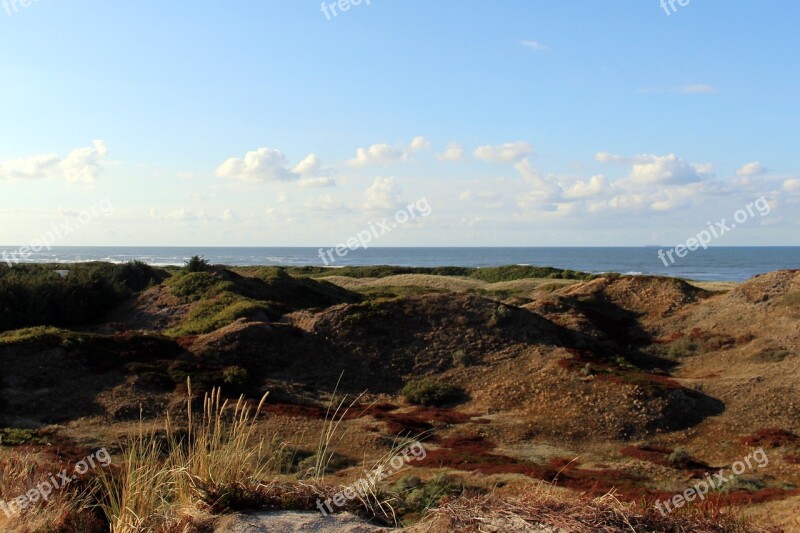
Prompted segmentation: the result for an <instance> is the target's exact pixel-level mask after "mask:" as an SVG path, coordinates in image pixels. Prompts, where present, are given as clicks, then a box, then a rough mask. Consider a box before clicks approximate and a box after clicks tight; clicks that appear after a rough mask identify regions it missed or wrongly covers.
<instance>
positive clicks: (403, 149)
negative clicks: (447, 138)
mask: <svg viewBox="0 0 800 533" xmlns="http://www.w3.org/2000/svg"><path fill="white" fill-rule="evenodd" d="M429 148H430V143H429V142H428V141H427V140H426V139H425V138H424V137H414V139H412V140H411V143H410V144H409V145H408V146H403V145H389V144H373V145H372V146H370V147H369V148H359V149H358V150H356V157H355V158H354V159H351V160H350V161H348V162H347V164H348V166H351V167H353V168H363V167H367V166H372V165H383V166H386V165H391V164H392V163H397V162H400V161H407V160H409V159H411V158H412V156H413V155H414V154H417V153H419V152H422V151H424V150H428V149H429Z"/></svg>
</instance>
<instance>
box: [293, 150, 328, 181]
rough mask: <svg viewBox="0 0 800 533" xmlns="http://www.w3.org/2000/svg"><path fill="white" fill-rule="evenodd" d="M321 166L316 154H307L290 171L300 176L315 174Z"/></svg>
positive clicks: (317, 173)
mask: <svg viewBox="0 0 800 533" xmlns="http://www.w3.org/2000/svg"><path fill="white" fill-rule="evenodd" d="M321 168H322V163H321V162H320V160H319V157H317V155H316V154H308V156H306V158H305V159H303V160H302V161H300V162H299V163H297V164H296V165H295V166H294V168H293V169H292V172H294V173H295V174H299V175H301V176H317V175H319V173H320V170H321Z"/></svg>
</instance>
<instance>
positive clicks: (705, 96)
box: [0, 0, 800, 246]
mask: <svg viewBox="0 0 800 533" xmlns="http://www.w3.org/2000/svg"><path fill="white" fill-rule="evenodd" d="M333 3H334V2H332V1H328V2H326V4H333ZM666 11H669V12H670V14H669V15H667V13H666ZM666 11H665V9H664V8H662V7H661V5H660V4H659V0H635V1H634V0H628V1H619V2H611V1H608V2H597V1H588V0H586V1H574V2H553V1H534V0H524V1H523V0H515V1H506V2H478V1H459V2H455V1H452V2H444V1H442V2H431V1H429V0H428V1H417V0H404V1H402V2H401V1H399V0H371V2H370V3H369V4H367V3H366V0H364V1H363V2H361V4H360V5H352V6H350V9H349V10H347V11H345V12H341V11H339V10H337V13H338V14H337V15H336V16H332V15H331V13H330V8H328V16H326V15H325V13H323V11H322V9H321V6H320V2H319V1H305V0H264V1H242V2H214V3H211V2H208V3H197V2H193V3H189V2H184V1H173V2H152V1H141V2H137V3H135V4H133V3H128V4H122V3H114V4H111V3H109V2H99V1H94V0H85V1H81V2H71V3H68V2H65V1H57V0H33V1H32V2H31V3H30V5H28V6H27V7H26V6H24V5H22V4H21V3H20V2H19V0H18V1H17V2H13V1H11V0H8V1H7V2H6V4H0V47H2V50H3V53H2V54H0V72H2V75H3V83H2V84H0V125H1V126H0V195H2V199H3V208H2V210H1V211H0V243H2V244H26V243H29V242H31V240H33V239H35V238H37V236H39V235H41V233H42V232H43V231H46V229H47V228H48V227H50V226H51V225H52V224H53V223H59V222H61V221H63V220H65V219H68V218H69V217H76V216H77V215H78V214H79V213H80V212H82V211H85V210H87V209H90V208H91V207H92V206H94V205H98V203H99V202H101V201H102V200H104V199H107V200H108V201H109V202H110V203H111V204H112V205H113V206H114V211H113V214H111V215H109V216H104V217H102V218H99V219H97V220H95V221H93V222H92V223H91V224H85V225H83V226H82V227H81V228H80V230H79V231H75V232H73V233H72V234H70V235H67V236H65V237H64V238H63V239H62V240H61V241H60V242H58V243H56V244H59V245H212V246H213V245H241V246H247V245H252V246H271V245H272V246H323V245H333V244H336V243H338V242H343V241H344V240H346V239H347V238H348V237H350V236H352V235H354V234H355V232H357V231H358V230H359V229H361V228H363V227H364V226H365V224H367V223H369V222H370V221H379V220H381V219H382V218H383V217H386V216H392V215H393V214H394V213H395V212H396V211H398V210H399V209H402V208H403V207H404V206H405V205H408V203H410V202H414V201H416V200H418V199H420V198H425V199H426V200H427V201H428V203H429V204H430V206H431V214H430V216H427V217H424V218H418V219H415V220H412V221H411V222H409V223H407V224H405V225H404V226H403V228H402V230H398V231H393V232H392V233H391V234H390V235H386V236H385V237H384V238H383V240H381V241H380V242H376V243H375V245H379V246H404V245H413V246H442V245H452V246H465V245H466V246H468V245H483V246H492V245H498V246H514V245H518V246H537V245H542V246H585V245H633V246H637V245H641V244H654V243H660V244H675V243H678V242H683V241H685V240H686V239H687V237H690V236H691V235H693V234H696V233H697V232H698V231H700V230H702V229H704V227H706V224H707V222H708V221H716V220H719V219H721V218H723V217H728V218H731V217H732V214H733V213H734V212H735V211H737V210H738V209H741V208H743V207H745V205H746V204H747V203H750V202H753V201H755V200H756V199H758V198H761V197H763V198H765V199H766V200H768V202H769V205H770V207H771V209H770V213H769V215H767V216H758V217H755V218H754V219H753V220H750V221H748V223H747V224H742V225H740V227H738V228H737V229H736V230H735V231H731V232H730V233H729V234H728V235H726V236H725V237H724V239H719V241H718V242H715V243H713V244H716V245H763V244H772V245H800V237H798V235H799V234H800V232H798V229H800V228H799V227H798V217H797V215H798V207H800V162H798V156H797V150H796V147H795V145H796V143H797V139H798V138H800V98H798V97H797V94H798V91H800V62H798V61H797V59H796V57H797V54H798V52H799V51H800V34H798V32H797V31H796V21H797V20H798V19H799V18H800V17H799V16H800V6H798V4H797V3H795V2H788V1H786V2H766V3H764V2H761V3H757V2H753V1H744V0H742V1H728V2H725V3H724V4H722V3H720V2H714V3H712V2H708V1H701V0H690V1H689V3H688V5H686V6H680V5H679V4H678V3H677V2H675V10H674V11H673V10H672V9H670V8H669V6H667V7H666ZM448 147H449V149H448ZM359 150H362V151H361V154H362V157H361V158H359V156H358V154H359Z"/></svg>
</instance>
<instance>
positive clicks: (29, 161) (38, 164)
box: [0, 140, 108, 185]
mask: <svg viewBox="0 0 800 533" xmlns="http://www.w3.org/2000/svg"><path fill="white" fill-rule="evenodd" d="M107 154H108V148H107V146H106V143H105V142H104V141H101V140H95V141H94V142H93V143H92V146H86V147H83V148H76V149H75V150H72V151H71V152H70V153H69V154H67V157H66V158H64V159H61V158H60V157H59V156H58V154H42V155H34V156H31V157H25V158H19V159H11V160H8V161H3V162H0V180H2V179H5V180H28V179H47V178H61V179H64V180H66V182H67V183H80V182H82V183H84V184H85V185H92V184H93V183H94V181H95V179H97V176H98V174H99V172H100V168H101V167H102V165H103V158H104V157H105V156H106V155H107Z"/></svg>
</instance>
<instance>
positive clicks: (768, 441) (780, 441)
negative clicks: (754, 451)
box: [741, 428, 800, 448]
mask: <svg viewBox="0 0 800 533" xmlns="http://www.w3.org/2000/svg"><path fill="white" fill-rule="evenodd" d="M741 440H742V443H743V444H745V445H746V446H753V447H755V446H766V447H769V448H780V447H781V446H789V445H792V444H796V443H800V437H798V436H797V435H795V434H794V433H792V432H790V431H786V430H785V429H780V428H762V429H759V430H758V431H756V432H755V433H753V434H752V435H747V436H745V437H742V439H741Z"/></svg>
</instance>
